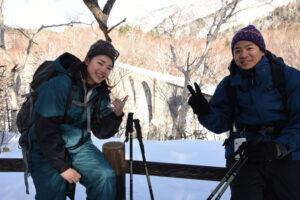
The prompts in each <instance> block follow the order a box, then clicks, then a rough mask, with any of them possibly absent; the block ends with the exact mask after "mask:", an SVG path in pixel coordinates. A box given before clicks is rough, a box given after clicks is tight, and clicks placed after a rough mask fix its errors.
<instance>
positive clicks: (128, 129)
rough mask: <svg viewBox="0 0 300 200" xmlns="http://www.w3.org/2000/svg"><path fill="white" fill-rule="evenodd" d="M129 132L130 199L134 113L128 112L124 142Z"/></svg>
mask: <svg viewBox="0 0 300 200" xmlns="http://www.w3.org/2000/svg"><path fill="white" fill-rule="evenodd" d="M128 134H129V164H130V166H129V168H130V192H129V194H130V200H132V199H133V168H132V164H133V161H132V134H133V113H131V112H130V113H128V117H127V124H126V132H125V136H126V139H125V141H124V142H127V141H128Z"/></svg>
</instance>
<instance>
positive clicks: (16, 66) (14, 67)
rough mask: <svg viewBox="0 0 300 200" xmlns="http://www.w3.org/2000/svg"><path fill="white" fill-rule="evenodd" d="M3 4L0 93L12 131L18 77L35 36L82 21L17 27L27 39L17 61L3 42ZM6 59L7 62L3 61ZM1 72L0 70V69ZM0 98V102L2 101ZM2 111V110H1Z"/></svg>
mask: <svg viewBox="0 0 300 200" xmlns="http://www.w3.org/2000/svg"><path fill="white" fill-rule="evenodd" d="M3 4H4V0H0V54H1V56H3V57H2V58H1V60H0V65H1V67H4V68H5V70H4V72H5V73H4V72H3V73H2V77H1V79H0V82H2V83H5V84H4V85H5V88H2V89H3V92H4V94H7V95H1V97H2V98H4V99H7V98H8V99H9V101H8V105H7V108H6V109H8V110H9V112H8V113H9V114H7V117H8V116H10V118H9V119H10V120H8V123H9V125H10V130H9V131H12V132H17V127H16V123H15V122H16V118H17V111H18V109H19V107H18V105H19V102H18V96H19V89H20V86H21V77H20V71H21V70H22V69H23V68H24V66H25V65H26V63H27V60H28V57H29V56H30V53H31V48H32V46H33V45H38V44H37V43H36V42H35V37H36V36H37V35H38V34H39V33H40V32H41V31H42V30H43V29H48V28H53V27H61V26H73V25H74V24H84V23H82V22H74V21H71V22H69V23H66V24H55V25H48V26H44V25H42V26H40V28H38V29H37V30H36V31H35V32H32V33H27V31H26V30H23V29H22V28H17V29H16V30H17V31H19V32H20V33H21V34H22V35H23V36H24V37H26V38H27V39H28V46H27V50H26V52H25V59H24V60H22V61H20V60H19V61H17V60H15V59H13V58H12V56H11V55H10V53H9V52H8V50H7V48H6V44H5V30H6V29H8V28H9V27H6V26H4V18H3V13H2V9H3ZM5 61H7V62H8V63H3V62H5ZM0 72H1V71H0ZM4 74H5V75H4ZM4 99H1V102H4V101H3V100H4ZM2 112H3V110H2Z"/></svg>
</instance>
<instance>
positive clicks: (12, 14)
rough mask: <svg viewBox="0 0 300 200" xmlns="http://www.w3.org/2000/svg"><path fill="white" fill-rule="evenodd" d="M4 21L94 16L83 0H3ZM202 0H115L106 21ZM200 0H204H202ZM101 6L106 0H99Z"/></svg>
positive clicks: (35, 22) (33, 23) (20, 23)
mask: <svg viewBox="0 0 300 200" xmlns="http://www.w3.org/2000/svg"><path fill="white" fill-rule="evenodd" d="M3 1H4V4H3V14H4V24H5V25H10V26H17V27H24V28H32V27H39V26H41V25H51V24H57V23H65V22H69V21H70V19H79V20H80V21H83V22H88V23H90V22H92V20H93V19H94V18H93V16H92V15H91V13H90V12H89V10H88V8H87V7H86V5H85V4H84V3H83V1H82V0H3ZM197 1H201V0H116V2H115V4H114V7H113V9H112V12H111V14H110V17H109V21H108V25H109V26H110V25H114V24H115V23H117V22H119V21H121V20H123V19H124V18H126V17H127V20H130V19H132V18H134V17H137V16H141V15H143V13H146V12H149V11H150V10H151V9H157V8H161V7H164V6H167V5H171V4H183V3H193V2H197ZM202 1H203V0H202ZM99 3H100V6H101V8H103V6H104V4H105V3H106V0H100V1H99Z"/></svg>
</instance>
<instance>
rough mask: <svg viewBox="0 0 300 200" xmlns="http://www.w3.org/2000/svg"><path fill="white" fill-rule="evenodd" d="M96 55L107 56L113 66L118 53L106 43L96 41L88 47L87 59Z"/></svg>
mask: <svg viewBox="0 0 300 200" xmlns="http://www.w3.org/2000/svg"><path fill="white" fill-rule="evenodd" d="M97 55H106V56H108V57H109V58H110V59H111V60H112V62H113V65H114V63H115V61H116V60H117V58H118V56H119V52H118V51H117V50H116V49H115V48H114V46H113V45H112V44H111V43H110V42H107V41H104V40H98V41H96V42H95V43H94V44H92V45H91V46H90V49H89V51H88V52H87V55H86V56H87V57H93V56H97Z"/></svg>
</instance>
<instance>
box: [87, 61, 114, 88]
mask: <svg viewBox="0 0 300 200" xmlns="http://www.w3.org/2000/svg"><path fill="white" fill-rule="evenodd" d="M84 62H85V64H86V65H87V77H86V82H87V83H88V84H89V85H94V84H99V83H101V82H102V81H103V80H105V79H107V78H108V76H109V74H110V72H111V70H112V69H113V63H112V60H111V59H110V58H109V57H108V56H106V55H97V56H94V57H92V58H91V59H90V58H88V57H86V59H85V61H84Z"/></svg>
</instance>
